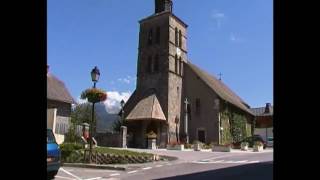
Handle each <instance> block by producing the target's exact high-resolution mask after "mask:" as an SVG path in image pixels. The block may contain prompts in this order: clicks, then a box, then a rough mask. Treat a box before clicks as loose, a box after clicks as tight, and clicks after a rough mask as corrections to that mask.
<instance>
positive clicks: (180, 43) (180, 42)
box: [179, 30, 182, 48]
mask: <svg viewBox="0 0 320 180" xmlns="http://www.w3.org/2000/svg"><path fill="white" fill-rule="evenodd" d="M181 46H182V33H181V30H179V47H180V48H181Z"/></svg>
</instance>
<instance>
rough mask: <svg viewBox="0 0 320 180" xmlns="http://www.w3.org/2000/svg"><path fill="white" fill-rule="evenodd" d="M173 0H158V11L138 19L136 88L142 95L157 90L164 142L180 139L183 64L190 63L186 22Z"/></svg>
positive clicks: (156, 1) (156, 9)
mask: <svg viewBox="0 0 320 180" xmlns="http://www.w3.org/2000/svg"><path fill="white" fill-rule="evenodd" d="M172 7H173V3H172V0H155V12H154V14H152V15H151V16H149V17H147V18H144V19H142V20H140V21H139V23H140V32H139V51H138V63H137V87H136V91H137V92H138V94H139V93H141V94H143V93H144V92H147V91H148V90H150V89H152V90H154V92H155V94H156V96H157V98H158V100H159V103H160V105H161V108H162V110H163V113H164V115H165V117H166V125H164V127H162V128H161V136H162V138H161V139H162V140H161V141H163V140H164V139H165V141H164V142H162V143H165V144H166V143H169V142H175V141H179V132H180V130H179V127H180V120H181V119H182V117H180V114H181V108H183V107H182V106H183V105H181V102H182V101H181V95H182V79H183V66H184V63H185V62H187V45H186V41H187V25H186V24H185V23H184V22H183V21H182V20H181V19H179V18H178V17H177V16H175V15H174V14H173V8H172Z"/></svg>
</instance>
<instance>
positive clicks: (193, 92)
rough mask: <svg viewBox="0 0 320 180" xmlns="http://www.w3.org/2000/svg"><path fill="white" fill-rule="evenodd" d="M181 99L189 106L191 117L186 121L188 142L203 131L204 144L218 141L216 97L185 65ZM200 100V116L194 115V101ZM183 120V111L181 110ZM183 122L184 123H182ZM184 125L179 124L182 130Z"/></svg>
mask: <svg viewBox="0 0 320 180" xmlns="http://www.w3.org/2000/svg"><path fill="white" fill-rule="evenodd" d="M183 91H184V92H183V98H182V101H183V100H184V99H185V97H187V98H188V101H189V103H190V105H191V117H189V121H188V131H189V142H190V143H192V142H193V141H194V140H197V130H198V129H203V130H205V137H206V143H211V142H218V141H219V132H218V129H219V124H218V122H219V121H218V111H219V110H218V109H214V100H215V99H216V98H217V97H218V96H217V95H216V93H215V92H214V91H212V90H211V89H210V88H209V87H208V86H207V85H206V84H205V83H204V82H203V81H202V80H201V79H199V78H197V75H196V74H195V73H194V72H193V71H192V70H191V69H190V68H189V67H188V66H186V65H185V69H184V80H183ZM197 98H200V114H197V113H196V99H197ZM181 114H182V117H183V118H184V109H183V108H182V109H181ZM182 122H184V121H182ZM183 127H184V123H182V124H181V128H182V129H183Z"/></svg>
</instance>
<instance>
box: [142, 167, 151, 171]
mask: <svg viewBox="0 0 320 180" xmlns="http://www.w3.org/2000/svg"><path fill="white" fill-rule="evenodd" d="M142 169H143V170H147V169H152V167H145V168H142Z"/></svg>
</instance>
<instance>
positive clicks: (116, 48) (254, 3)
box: [47, 0, 273, 107]
mask: <svg viewBox="0 0 320 180" xmlns="http://www.w3.org/2000/svg"><path fill="white" fill-rule="evenodd" d="M272 3H273V2H272V0H201V1H199V0H173V13H174V14H175V15H176V16H178V17H179V18H180V19H182V20H183V21H184V22H185V23H186V24H188V29H187V38H188V39H187V49H188V58H189V60H190V61H191V62H192V63H193V64H196V65H197V66H198V67H200V68H201V69H203V70H205V71H207V72H208V73H210V74H212V75H214V76H216V77H219V75H218V74H219V73H221V74H222V76H221V78H222V81H223V82H224V83H225V84H226V85H227V86H228V87H230V88H231V89H232V90H233V91H234V92H235V93H236V94H237V95H238V96H240V97H241V98H242V99H243V100H244V101H245V102H247V103H248V104H249V105H250V106H251V107H263V106H265V103H271V104H273V4H272ZM153 13H154V0H48V1H47V64H48V65H49V66H50V69H49V72H50V73H52V74H53V75H55V76H56V77H58V78H59V79H60V80H62V81H63V82H64V83H65V85H66V87H67V88H68V90H69V91H70V93H71V95H72V96H73V98H74V99H75V100H77V101H79V102H82V101H81V100H80V94H81V92H82V91H83V90H85V89H87V88H90V87H92V85H93V83H92V81H91V77H90V72H91V70H92V69H93V68H94V66H97V67H98V68H99V69H100V73H101V77H100V79H99V82H98V83H97V88H101V89H103V90H106V91H107V93H108V100H107V101H106V102H105V104H106V105H107V106H119V102H120V101H121V99H124V100H125V101H126V100H127V99H128V98H129V97H130V95H131V93H133V91H134V90H135V86H136V71H137V55H138V38H139V37H138V35H139V23H138V21H139V20H141V19H143V18H145V17H147V16H150V15H152V14H153Z"/></svg>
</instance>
